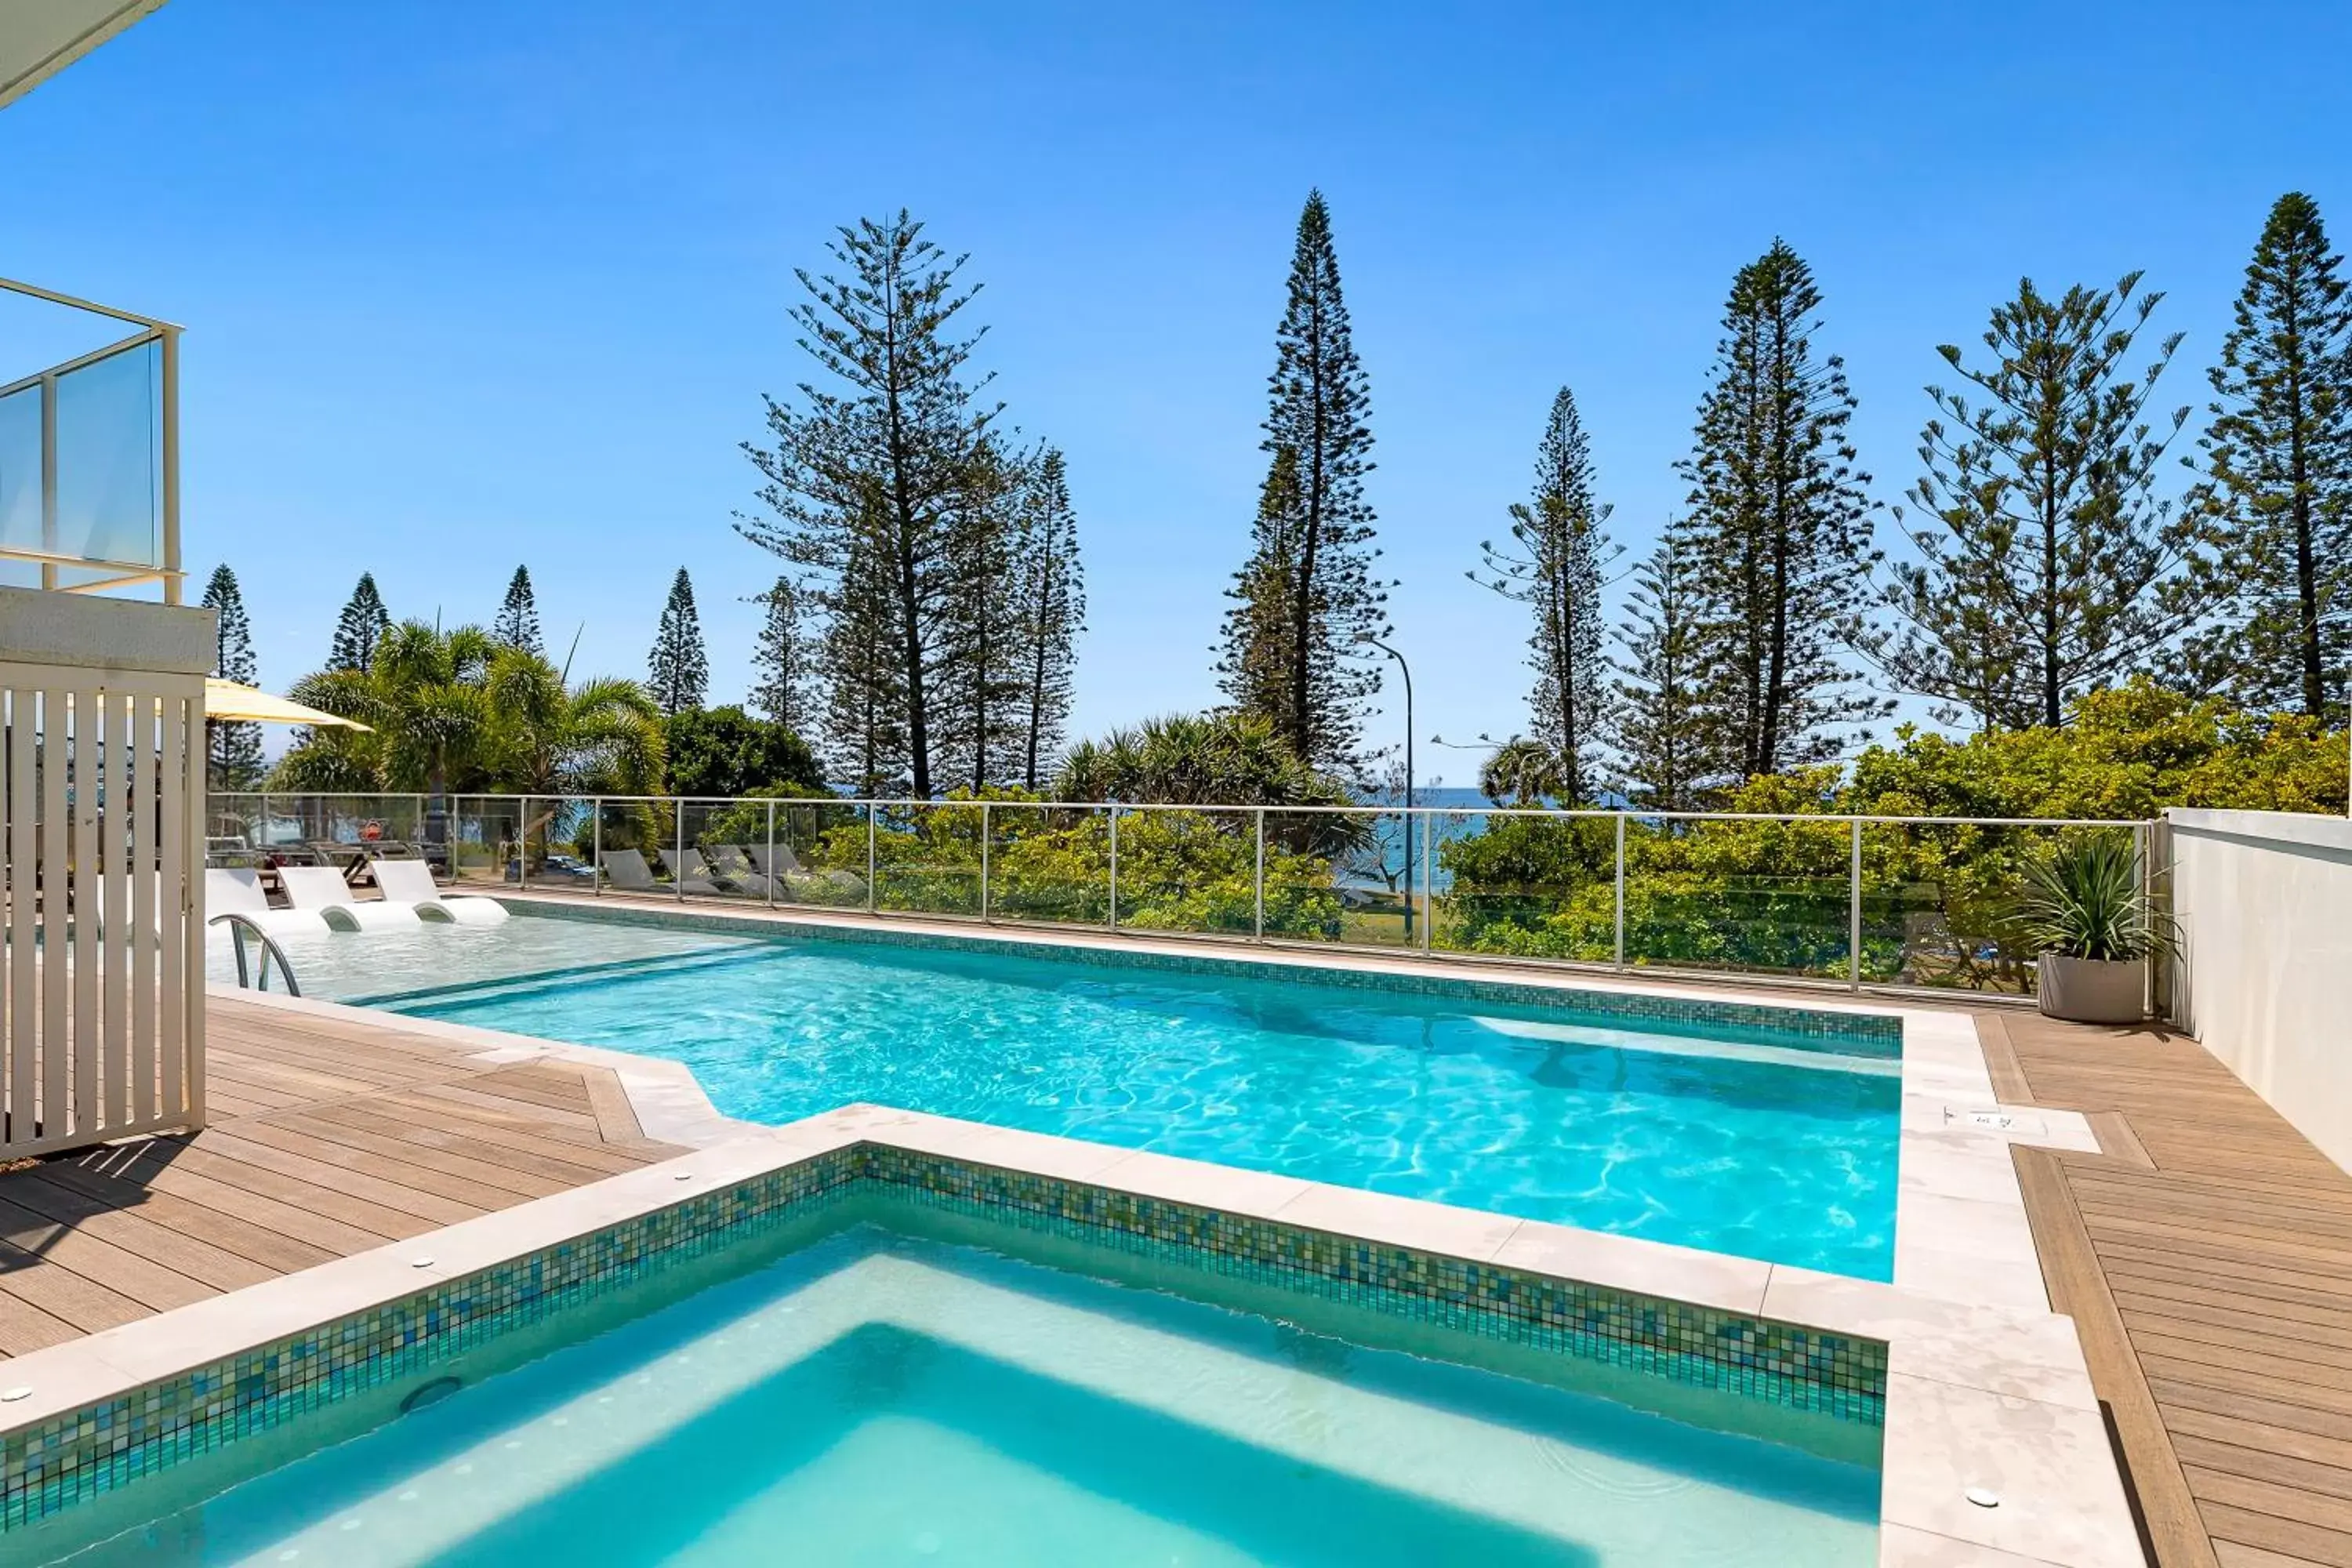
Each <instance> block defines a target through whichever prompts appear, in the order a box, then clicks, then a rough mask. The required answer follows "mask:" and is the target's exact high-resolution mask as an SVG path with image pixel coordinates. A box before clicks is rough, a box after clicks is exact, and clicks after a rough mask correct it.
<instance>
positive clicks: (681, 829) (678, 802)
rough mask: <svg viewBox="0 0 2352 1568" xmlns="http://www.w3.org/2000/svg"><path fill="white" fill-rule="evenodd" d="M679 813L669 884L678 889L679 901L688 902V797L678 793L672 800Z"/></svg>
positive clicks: (671, 802) (672, 804)
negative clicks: (675, 850)
mask: <svg viewBox="0 0 2352 1568" xmlns="http://www.w3.org/2000/svg"><path fill="white" fill-rule="evenodd" d="M669 804H670V807H671V809H672V810H674V811H676V812H677V856H676V857H675V858H673V859H672V860H671V861H670V863H669V885H670V886H671V887H672V888H674V889H677V901H678V902H679V903H681V904H682V903H684V902H686V797H685V796H684V795H678V796H677V797H675V798H673V799H672V800H671V801H670V803H669Z"/></svg>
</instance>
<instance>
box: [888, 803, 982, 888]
mask: <svg viewBox="0 0 2352 1568" xmlns="http://www.w3.org/2000/svg"><path fill="white" fill-rule="evenodd" d="M980 826H981V824H980V807H979V806H978V805H964V804H961V803H953V804H941V803H939V802H920V803H919V802H893V803H888V804H885V805H877V807H875V830H874V837H873V850H874V907H875V908H877V909H880V910H896V911H899V912H902V913H906V914H919V915H970V916H977V915H978V914H979V913H980V912H981V894H980V888H981V881H980V844H981V834H980Z"/></svg>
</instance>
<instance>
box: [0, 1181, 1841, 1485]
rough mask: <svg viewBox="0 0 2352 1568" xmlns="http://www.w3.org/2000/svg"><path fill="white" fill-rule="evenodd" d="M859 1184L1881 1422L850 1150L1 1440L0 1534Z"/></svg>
mask: <svg viewBox="0 0 2352 1568" xmlns="http://www.w3.org/2000/svg"><path fill="white" fill-rule="evenodd" d="M866 1184H873V1186H874V1187H876V1188H877V1189H879V1190H881V1191H883V1192H887V1193H888V1194H893V1195H897V1196H899V1197H901V1198H903V1199H906V1200H908V1201H912V1202H914V1203H916V1204H918V1205H929V1206H933V1207H937V1208H940V1209H944V1210H948V1211H951V1212H955V1213H961V1214H965V1215H979V1216H982V1217H984V1218H987V1219H989V1220H991V1221H993V1222H996V1223H1002V1224H1008V1225H1012V1226H1016V1227H1023V1228H1027V1229H1031V1230H1044V1231H1050V1232H1053V1233H1055V1234H1057V1235H1060V1236H1064V1237H1072V1238H1076V1239H1080V1240H1084V1241H1087V1242H1090V1243H1094V1244H1097V1245H1107V1246H1109V1247H1115V1248H1118V1249H1119V1250H1122V1251H1126V1252H1129V1253H1142V1254H1147V1255H1149V1256H1150V1257H1151V1258H1155V1259H1157V1260H1160V1261H1170V1262H1176V1263H1180V1264H1183V1265H1186V1266H1190V1267H1192V1268H1202V1269H1205V1270H1208V1271H1211V1272H1213V1273H1216V1274H1219V1275H1223V1276H1225V1277H1228V1278H1238V1279H1246V1280H1248V1281H1250V1282H1252V1283H1255V1284H1261V1285H1266V1286H1272V1287H1276V1288H1279V1289H1287V1290H1292V1291H1306V1292H1311V1293H1313V1294H1314V1295H1316V1296H1318V1297H1319V1298H1322V1299H1325V1300H1337V1301H1340V1302H1344V1303H1346V1304H1349V1305H1351V1306H1356V1307H1362V1308H1370V1309H1372V1310H1378V1311H1381V1312H1383V1313H1387V1314H1391V1315H1396V1316H1401V1317H1404V1318H1407V1319H1409V1320H1412V1321H1423V1322H1434V1323H1437V1324H1440V1325H1442V1326H1444V1327H1448V1328H1452V1329H1456V1330H1463V1331H1469V1332H1472V1333H1475V1334H1479V1335H1482V1336H1486V1337H1490V1338H1496V1339H1500V1340H1506V1341H1509V1342H1515V1343H1517V1344H1520V1345H1524V1346H1527V1347H1529V1348H1532V1349H1536V1350H1538V1351H1542V1352H1551V1353H1557V1354H1562V1355H1566V1356H1570V1357H1573V1358H1577V1359H1580V1360H1584V1361H1593V1362H1601V1363H1608V1364H1611V1365H1612V1366H1615V1367H1618V1368H1621V1369H1624V1370H1629V1371H1633V1372H1638V1373H1644V1374H1648V1375H1654V1376H1657V1377H1661V1378H1664V1379H1666V1380H1669V1381H1671V1382H1675V1383H1678V1384H1686V1385H1691V1386H1696V1387H1702V1388H1706V1389H1713V1390H1717V1391H1721V1392H1724V1393H1727V1394H1735V1395H1738V1396H1742V1397H1746V1398H1750V1399H1757V1400H1761V1401H1765V1402H1768V1403H1770V1404H1773V1405H1780V1406H1783V1407H1786V1408H1790V1409H1796V1410H1802V1411H1809V1412H1813V1413H1817V1414H1822V1415H1828V1416H1831V1417H1833V1418H1835V1419H1838V1420H1842V1421H1848V1422H1854V1423H1858V1424H1861V1425H1864V1426H1871V1427H1883V1426H1884V1425H1885V1401H1886V1383H1887V1346H1886V1345H1885V1343H1884V1342H1879V1341H1875V1340H1869V1339H1864V1338H1860V1337H1857V1336H1853V1335H1844V1334H1835V1333H1827V1332H1823V1331H1817V1330H1811V1329H1805V1328H1800V1327H1796V1326H1793V1325H1789V1324H1783V1323H1778V1322H1774V1321H1769V1320H1766V1319H1762V1318H1760V1317H1755V1316H1749V1315H1744V1314H1739V1313H1733V1312H1725V1311H1720V1310H1713V1309H1708V1308H1703V1307H1698V1306H1695V1305H1690V1304H1686V1303H1682V1302H1676V1301H1670V1300H1662V1299H1658V1298H1654V1297H1648V1296H1643V1295H1640V1294H1636V1293H1633V1292H1628V1291H1623V1290H1616V1289H1607V1288H1603V1287H1598V1286H1591V1285H1584V1284H1579V1283H1576V1282H1573V1281H1569V1280H1563V1279H1553V1278H1550V1277H1549V1276H1545V1275H1540V1274H1536V1273H1532V1272H1528V1271H1523V1270H1518V1269H1512V1268H1500V1267H1497V1266H1495V1265H1491V1264H1483V1263H1474V1262H1469V1261H1466V1260H1463V1259H1459V1258H1449V1257H1444V1256H1442V1255H1434V1254H1431V1253H1427V1252H1423V1251H1419V1250H1416V1249H1413V1248H1409V1247H1395V1246H1388V1245H1381V1244H1374V1243H1371V1242H1368V1241H1363V1240H1360V1239H1354V1238H1350V1237H1343V1236H1337V1235H1333V1234H1330V1233H1327V1232H1323V1231H1318V1230H1314V1229H1311V1228H1307V1227H1304V1226H1292V1225H1285V1224H1281V1223H1278V1222H1276V1221H1272V1220H1265V1219H1258V1218H1252V1217H1248V1216H1244V1215H1234V1214H1227V1213H1224V1212H1223V1211H1221V1210H1216V1209H1212V1208H1207V1207H1203V1206H1200V1205H1191V1204H1183V1203H1177V1202H1172V1201H1169V1200H1165V1199H1159V1198H1152V1197H1147V1196H1142V1195H1139V1194H1132V1193H1128V1192H1123V1191H1120V1190H1118V1189H1116V1188H1112V1187H1108V1186H1103V1185H1100V1184H1094V1183H1088V1182H1084V1181H1076V1180H1069V1179H1066V1178H1061V1177H1054V1176H1045V1175H1040V1174H1035V1173H1028V1172H1022V1171H1015V1170H1011V1169H1007V1168H1003V1167H999V1166H994V1165H989V1164H983V1163H976V1162H971V1161H965V1160H959V1159H955V1158H951V1157H948V1156H943V1155H937V1154H931V1153H927V1152H919V1151H913V1150H907V1149H901V1148H898V1147H895V1146H893V1145H891V1144H888V1143H886V1142H875V1141H872V1140H860V1141H857V1142H850V1143H846V1144H845V1145H843V1146H841V1147H837V1148H834V1149H830V1150H826V1151H824V1152H819V1153H815V1154H813V1155H803V1156H802V1157H800V1158H797V1159H793V1160H791V1162H790V1163H783V1164H781V1165H779V1166H777V1167H776V1168H774V1169H772V1170H769V1171H766V1172H764V1173H760V1174H757V1175H753V1176H751V1177H750V1178H748V1179H743V1180H737V1181H733V1182H730V1183H729V1184H727V1185H726V1186H725V1187H724V1188H723V1189H721V1190H717V1191H712V1192H709V1193H704V1194H697V1195H695V1196H691V1197H688V1198H686V1199H684V1200H682V1201H680V1202H677V1203H674V1204H669V1205H664V1206H661V1207H659V1208H656V1209H653V1210H651V1211H650V1212H647V1213H645V1214H642V1215H637V1216H635V1217H634V1218H631V1219H627V1220H625V1221H622V1222H620V1223H618V1224H614V1225H609V1226H603V1227H601V1228H598V1229H596V1230H593V1231H592V1232H589V1233H588V1234H586V1235H583V1236H580V1237H574V1238H572V1239H570V1240H567V1241H563V1242H560V1243H557V1244H555V1245H553V1246H551V1247H541V1248H538V1249H535V1250H533V1251H530V1252H528V1253H525V1254H523V1255H521V1256H520V1257H517V1258H510V1259H508V1260H506V1261H503V1262H500V1263H497V1264H494V1265H492V1266H490V1267H488V1268H482V1269H478V1270H476V1271H474V1272H472V1273H469V1274H467V1275H465V1276H462V1277H460V1278H458V1279H452V1280H448V1281H446V1282H444V1283H441V1284H438V1285H436V1286H435V1287H433V1288H431V1289H425V1290H422V1291H417V1292H415V1293H412V1294H409V1295H405V1296H403V1297H401V1298H399V1299H397V1300H392V1301H388V1302H385V1303H383V1304H381V1305H378V1306H375V1307H371V1308H368V1309H366V1310H362V1311H359V1312H354V1313H351V1314H348V1315H345V1316H342V1317H339V1318H336V1319H334V1320H332V1321H328V1322H326V1323H323V1324H321V1325H320V1326H318V1327H316V1328H313V1329H310V1330H306V1331H303V1332H300V1333H299V1334H295V1335H293V1336H290V1337H288V1338H284V1339H280V1340H278V1341H275V1342H270V1343H268V1344H265V1345H262V1346H260V1347H257V1348H255V1349H252V1350H248V1351H245V1352H239V1353H237V1354H236V1355H233V1356H229V1357H226V1358H224V1359H221V1360H217V1361H214V1362H211V1363H206V1364H204V1365H201V1366H198V1367H196V1368H194V1369H193V1370H191V1371H188V1372H185V1373H180V1374H178V1375H176V1376H173V1377H169V1378H165V1379H163V1380H160V1381H158V1382H154V1383H152V1384H147V1385H145V1386H143V1387H140V1388H137V1389H133V1390H131V1391H129V1392H126V1393H124V1394H120V1395H117V1396H114V1397H111V1398H108V1399H105V1400H102V1401H100V1402H97V1403H95V1404H92V1405H87V1406H84V1407H82V1408H80V1409H78V1410H75V1411H73V1412H71V1413H69V1414H66V1415H58V1416H54V1417H51V1418H47V1419H43V1420H37V1421H33V1422H29V1423H27V1424H26V1425H25V1426H20V1427H18V1428H16V1429H15V1430H12V1431H8V1432H5V1433H0V1531H7V1530H14V1529H18V1528H21V1527H24V1526H26V1525H29V1524H33V1523H37V1522H38V1521H42V1520H45V1519H48V1518H51V1517H54V1516H55V1515H57V1514H58V1513H60V1512H63V1511H64V1510H68V1509H69V1508H70V1507H72V1506H73V1505H74V1504H76V1503H79V1502H81V1501H84V1500H88V1499H89V1498H92V1497H96V1496H98V1495H100V1494H102V1493H105V1492H109V1491H112V1490H114V1489H119V1488H121V1487H122V1486H124V1485H126V1484H128V1483H130V1482H131V1481H133V1480H135V1479H139V1478H141V1477H142V1476H146V1475H150V1474H152V1473H154V1472H157V1471H160V1470H163V1469H167V1468H171V1467H172V1466H174V1465H177V1464H179V1463H181V1462H183V1461H184V1460H186V1459H189V1458H194V1457H196V1456H198V1455H201V1454H205V1453H209V1452H212V1451H215V1450H217V1449H219V1448H222V1447H226V1446H227V1445H229V1444H231V1443H233V1442H235V1441H236V1440H238V1439H239V1438H242V1437H245V1436H251V1435H254V1434H257V1433H259V1432H263V1431H267V1430H269V1429H271V1428H275V1427H279V1426H284V1425H286V1424H287V1423H288V1422H289V1421H292V1420H294V1419H297V1418H298V1417H299V1416H301V1415H304V1414H305V1413H308V1412H311V1411H315V1410H318V1409H320V1408H321V1407H323V1406H325V1405H330V1404H332V1403H334V1402H336V1401H339V1400H341V1399H344V1398H348V1397H350V1396H352V1395H353V1394H360V1393H362V1392H364V1391H366V1390H369V1389H373V1388H376V1387H380V1386H382V1385H383V1384H387V1383H391V1382H394V1381H395V1380H397V1379H400V1378H403V1377H405V1376H409V1375H413V1374H414V1373H416V1372H417V1371H419V1370H421V1369H422V1368H423V1367H425V1366H427V1365H430V1364H434V1363H437V1362H440V1361H443V1360H445V1359H446V1358H447V1357H449V1356H452V1355H456V1354H458V1353H460V1352H465V1351H467V1350H469V1349H474V1348H478V1347H479V1346H481V1345H483V1344H485V1343H487V1342H489V1341H491V1340H493V1339H495V1338H496V1337H498V1336H499V1335H502V1334H506V1333H509V1332H512V1331H517V1330H520V1329H522V1328H525V1327H528V1326H530V1325H533V1324H536V1323H539V1322H541V1321H544V1320H545V1319H547V1318H548V1317H550V1316H551V1314H554V1313H556V1312H559V1311H562V1310H565V1309H566V1308H568V1307H572V1306H576V1305H579V1304H581V1303H583V1302H584V1301H586V1300H590V1299H592V1298H593V1297H595V1296H597V1295H599V1294H602V1293H604V1292H607V1291H611V1290H614V1289H619V1288H621V1287H623V1286H625V1285H630V1284H634V1283H636V1282H638V1281H642V1280H645V1279H649V1278H650V1277H652V1276H654V1275H655V1274H656V1273H657V1272H659V1271H661V1270H663V1269H666V1268H670V1267H673V1266H675V1265H677V1264H678V1263H680V1262H683V1261H685V1260H688V1259H690V1258H697V1257H700V1256H704V1255H707V1254H709V1252H711V1251H712V1250H714V1249H716V1248H719V1247H730V1246H733V1245H736V1244H738V1243H740V1242H743V1241H747V1240H750V1239H751V1238H753V1237H756V1236H759V1235H761V1234H762V1233H764V1232H769V1231H772V1230H773V1229H774V1228H776V1227H777V1226H781V1225H782V1224H784V1223H786V1222H788V1221H793V1220H799V1219H803V1218H807V1217H812V1216H815V1215H820V1214H822V1213H824V1212H825V1210H826V1209H828V1208H829V1207H833V1206H836V1205H840V1204H841V1203H842V1202H843V1201H844V1200H845V1199H847V1198H849V1197H851V1196H852V1195H854V1194H856V1192H857V1190H858V1189H859V1188H860V1187H862V1186H864V1185H866Z"/></svg>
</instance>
